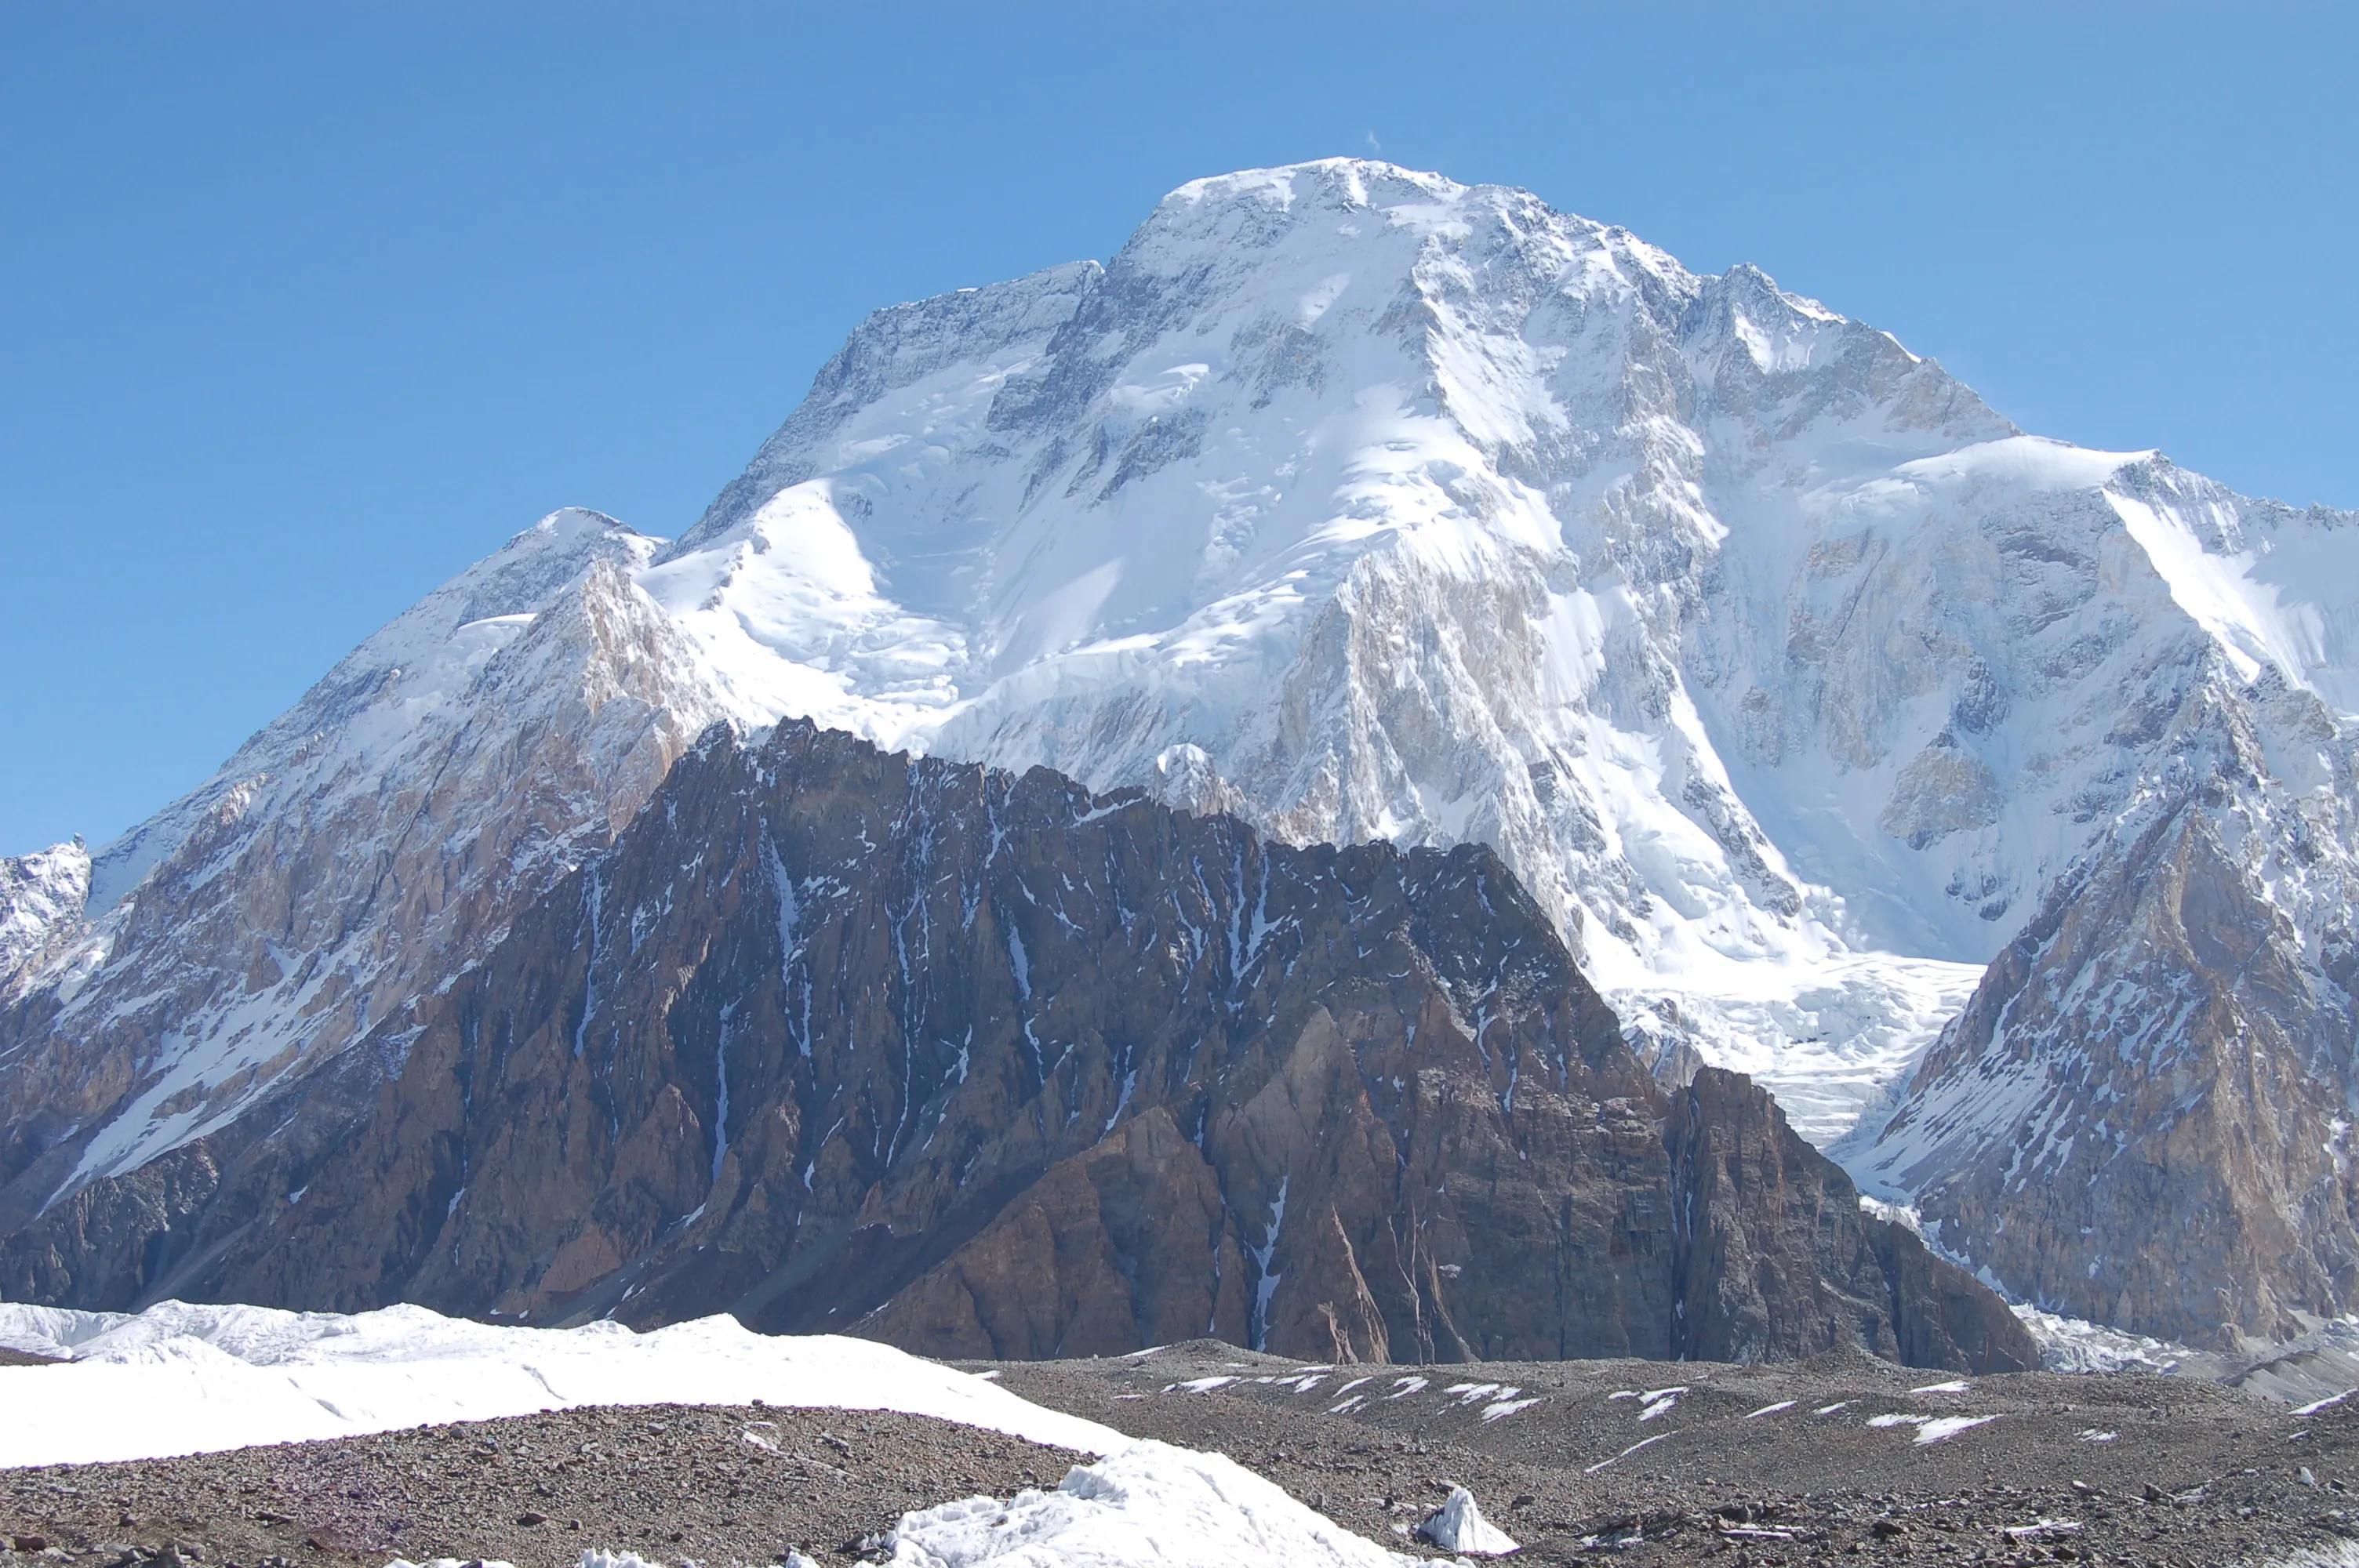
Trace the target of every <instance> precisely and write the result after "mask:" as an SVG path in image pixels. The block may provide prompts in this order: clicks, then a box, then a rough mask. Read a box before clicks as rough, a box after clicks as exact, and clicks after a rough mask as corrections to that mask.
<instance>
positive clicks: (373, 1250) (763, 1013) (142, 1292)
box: [0, 720, 2037, 1369]
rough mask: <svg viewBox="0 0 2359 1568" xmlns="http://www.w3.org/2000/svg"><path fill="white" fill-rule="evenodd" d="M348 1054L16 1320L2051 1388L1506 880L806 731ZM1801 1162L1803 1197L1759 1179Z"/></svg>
mask: <svg viewBox="0 0 2359 1568" xmlns="http://www.w3.org/2000/svg"><path fill="white" fill-rule="evenodd" d="M357 1055H358V1056H359V1057H360V1058H361V1059H364V1060H372V1061H380V1062H383V1061H397V1063H398V1065H397V1066H395V1067H393V1068H391V1069H390V1070H388V1071H386V1072H385V1073H383V1074H381V1075H380V1076H378V1077H377V1078H376V1080H375V1091H374V1094H373V1096H371V1097H369V1098H366V1099H365V1100H363V1099H362V1098H361V1097H357V1096H354V1097H348V1098H345V1099H343V1100H342V1101H339V1100H338V1099H336V1098H332V1097H327V1096H322V1095H320V1094H317V1093H310V1094H302V1095H298V1094H295V1093H293V1092H291V1091H290V1092H289V1093H288V1094H287V1095H286V1096H284V1097H282V1098H280V1099H278V1100H276V1101H273V1102H269V1103H268V1104H267V1105H266V1108H265V1114H264V1115H263V1116H262V1117H259V1118H257V1119H255V1121H256V1122H257V1124H259V1125H264V1126H268V1125H273V1124H275V1123H277V1122H278V1121H279V1120H281V1119H294V1120H297V1121H300V1122H302V1123H303V1124H304V1125H303V1127H302V1128H301V1129H300V1130H298V1131H297V1132H294V1133H291V1134H285V1135H282V1134H278V1133H275V1132H274V1133H271V1134H268V1135H265V1136H260V1137H256V1136H255V1135H254V1134H252V1133H251V1132H250V1131H242V1130H240V1129H237V1128H233V1129H229V1130H225V1131H224V1132H223V1133H221V1134H217V1135H212V1136H209V1137H206V1138H201V1139H198V1140H196V1141H193V1142H192V1143H190V1145H189V1146H188V1147H187V1149H186V1150H184V1151H183V1152H182V1154H183V1156H184V1157H186V1158H188V1159H191V1160H202V1161H205V1162H209V1164H210V1166H211V1168H212V1170H213V1171H214V1172H215V1173H216V1175H215V1176H214V1178H213V1179H212V1183H211V1184H210V1187H209V1188H208V1189H207V1190H205V1191H204V1192H202V1193H201V1195H198V1194H197V1193H196V1192H195V1189H193V1188H191V1189H190V1200H184V1201H181V1202H180V1203H179V1205H178V1206H177V1208H176V1209H175V1211H174V1212H173V1213H171V1214H170V1216H169V1217H168V1221H167V1222H165V1223H162V1224H159V1225H157V1226H155V1227H153V1228H152V1229H151V1230H150V1232H149V1233H148V1234H147V1236H146V1237H145V1238H140V1239H141V1240H142V1241H143V1244H142V1245H136V1246H125V1244H124V1243H125V1238H124V1237H122V1236H120V1235H114V1234H110V1235H106V1236H103V1237H100V1238H92V1237H91V1235H90V1232H89V1231H88V1230H87V1228H86V1227H85V1224H84V1219H83V1217H84V1216H86V1215H88V1214H91V1213H94V1212H101V1209H99V1208H92V1207H86V1206H84V1204H85V1202H87V1203H89V1204H92V1205H99V1206H103V1212H107V1213H120V1212H123V1211H125V1209H129V1208H136V1205H132V1204H125V1203H109V1202H108V1200H109V1198H110V1196H111V1195H114V1194H120V1193H133V1192H147V1191H150V1190H152V1189H150V1188H147V1187H143V1186H141V1185H140V1184H141V1183H142V1182H143V1181H145V1180H148V1179H151V1178H150V1173H151V1172H154V1171H157V1170H158V1169H160V1168H168V1166H169V1165H170V1163H171V1162H168V1161H159V1162H155V1163H154V1164H151V1165H150V1166H149V1167H147V1168H146V1169H143V1170H142V1171H139V1172H135V1173H130V1174H129V1175H126V1176H122V1177H112V1178H106V1179H104V1180H102V1181H100V1182H96V1183H93V1184H91V1185H90V1186H88V1187H86V1188H84V1189H83V1190H82V1193H80V1194H78V1195H76V1200H75V1201H74V1202H71V1203H68V1204H64V1205H60V1206H58V1207H57V1208H55V1209H53V1210H52V1211H51V1212H50V1213H49V1215H47V1216H45V1217H43V1218H42V1219H41V1220H40V1221H39V1222H38V1223H36V1224H35V1225H33V1226H31V1227H27V1229H25V1230H22V1231H20V1232H19V1233H18V1234H17V1235H16V1236H15V1237H13V1238H8V1239H7V1240H5V1241H0V1294H5V1295H7V1296H9V1297H12V1298H14V1297H24V1296H30V1297H34V1298H49V1299H60V1298H65V1297H75V1298H79V1299H83V1300H90V1301H99V1302H110V1303H129V1302H133V1301H136V1300H139V1299H142V1298H144V1297H146V1296H147V1295H152V1294H155V1293H158V1292H171V1293H178V1294H183V1295H185V1294H190V1293H191V1292H195V1293H201V1294H202V1295H205V1296H208V1297H218V1298H223V1299H232V1300H238V1301H249V1302H260V1303H303V1304H306V1305H311V1306H321V1307H330V1308H335V1307H342V1306H351V1305H358V1304H362V1303H375V1302H383V1301H393V1300H405V1301H415V1302H419V1303H426V1304H429V1305H432V1306H435V1307H437V1308H438V1309H440V1310H445V1311H451V1312H463V1313H468V1314H497V1315H498V1316H500V1317H502V1318H506V1319H518V1318H521V1319H524V1320H526V1321H569V1320H577V1319H581V1318H587V1317H596V1316H603V1315H608V1314H612V1315H615V1316H618V1317H620V1318H622V1319H624V1320H625V1321H628V1322H634V1323H642V1324H655V1323H660V1322H665V1321H669V1320H671V1319H676V1318H679V1317H683V1316H690V1315H695V1314H702V1313H706V1312H710V1311H712V1310H714V1309H715V1308H716V1307H725V1308H726V1309H727V1310H730V1311H732V1312H734V1313H735V1314H737V1315H738V1316H739V1317H740V1318H741V1319H742V1320H744V1321H745V1322H746V1323H748V1324H749V1325H754V1326H756V1327H759V1328H765V1329H777V1330H788V1331H812V1330H819V1329H844V1330H848V1331H850V1332H854V1333H859V1334H864V1335H867V1336H874V1337H876V1338H881V1339H885V1340H887V1341H890V1342H892V1343H895V1344H897V1345H900V1346H904V1347H906V1348H909V1349H914V1350H919V1351H922V1352H925V1353H927V1354H929V1355H935V1356H997V1357H1028V1356H1049V1355H1063V1356H1073V1355H1086V1354H1093V1353H1099V1352H1114V1351H1127V1350H1133V1349H1137V1348H1140V1347H1142V1346H1147V1345H1151V1344H1157V1343H1162V1342H1166V1341H1169V1340H1170V1339H1172V1338H1174V1337H1187V1336H1196V1335H1201V1334H1205V1333H1212V1334H1216V1335H1220V1336H1223V1337H1227V1338H1229V1339H1232V1340H1234V1341H1236V1342H1238V1343H1243V1344H1251V1345H1254V1346H1259V1347H1262V1348H1266V1349H1270V1350H1273V1351H1277V1352H1279V1353H1282V1354H1290V1355H1298V1356H1304V1357H1319V1358H1322V1359H1326V1358H1338V1357H1342V1358H1355V1359H1403V1358H1416V1359H1440V1360H1462V1359H1467V1358H1471V1357H1565V1356H1598V1355H1643V1356H1649V1357H1657V1358H1674V1357H1720V1358H1733V1357H1744V1358H1746V1359H1763V1358H1776V1357H1800V1356H1808V1355H1811V1354H1815V1353H1818V1352H1821V1351H1825V1350H1830V1349H1838V1348H1856V1349H1865V1350H1870V1351H1874V1352H1876V1353H1878V1354H1882V1355H1886V1356H1890V1357H1906V1358H1908V1359H1912V1360H1916V1361H1919V1362H1920V1363H1923V1364H1927V1365H1938V1366H1958V1367H1973V1368H1984V1369H1989V1368H2018V1367H2028V1366H2031V1365H2034V1364H2036V1360H2037V1351H2036V1348H2035V1347H2034V1346H2033V1345H2032V1344H2031V1342H2030V1340H2029V1337H2028V1336H2027V1335H2026V1334H2025V1332H2024V1331H2023V1329H2022V1328H2021V1327H2020V1325H2018V1324H2017V1322H2016V1319H2015V1317H2014V1314H2012V1313H2010V1312H2009V1311H2007V1309H2006V1307H2005V1306H2004V1304H2002V1303H2000V1301H1999V1300H1998V1298H1997V1297H1996V1296H1995V1295H1993V1294H1992V1293H1991V1292H1988V1291H1986V1290H1984V1288H1983V1287H1981V1286H1979V1285H1977V1284H1975V1283H1974V1282H1973V1281H1972V1280H1971V1279H1970V1278H1969V1277H1968V1276H1967V1275H1966V1274H1964V1273H1963V1272H1962V1271H1960V1270H1957V1269H1955V1268H1954V1267H1952V1266H1951V1265H1949V1264H1946V1263H1942V1262H1940V1261H1939V1260H1935V1259H1933V1258H1932V1257H1931V1256H1930V1254H1928V1253H1927V1252H1926V1251H1925V1250H1924V1249H1923V1247H1922V1245H1921V1243H1919V1241H1918V1240H1917V1239H1916V1238H1915V1237H1914V1236H1913V1235H1911V1234H1910V1233H1908V1232H1907V1231H1905V1230H1902V1229H1900V1228H1899V1227H1895V1226H1892V1225H1889V1224H1886V1223H1885V1222H1882V1221H1879V1220H1875V1219H1872V1218H1869V1217H1866V1216H1865V1215H1864V1214H1863V1213H1862V1211H1861V1208H1860V1205H1859V1201H1858V1198H1857V1195H1856V1194H1855V1193H1854V1190H1853V1189H1852V1187H1851V1184H1850V1183H1849V1182H1848V1180H1847V1179H1846V1178H1845V1177H1844V1176H1843V1173H1841V1172H1840V1171H1839V1170H1837V1169H1836V1168H1835V1167H1834V1166H1833V1165H1832V1164H1831V1163H1830V1162H1827V1161H1826V1160H1825V1158H1824V1157H1823V1156H1821V1155H1820V1154H1818V1153H1817V1152H1815V1151H1814V1150H1811V1149H1810V1147H1809V1146H1808V1145H1807V1144H1805V1143H1803V1142H1801V1141H1799V1139H1797V1138H1795V1137H1793V1136H1792V1134H1790V1133H1789V1132H1788V1131H1787V1130H1786V1129H1785V1127H1784V1124H1783V1121H1782V1119H1780V1118H1779V1117H1778V1116H1777V1112H1776V1110H1775V1108H1773V1107H1772V1106H1770V1105H1769V1103H1768V1101H1767V1097H1766V1096H1763V1095H1762V1094H1761V1093H1760V1092H1759V1091H1758V1090H1757V1089H1754V1088H1752V1087H1751V1086H1749V1085H1746V1084H1745V1082H1744V1080H1742V1079H1741V1078H1737V1077H1734V1076H1730V1075H1723V1074H1710V1075H1707V1076H1706V1077H1705V1078H1703V1079H1700V1080H1699V1084H1698V1086H1697V1087H1694V1088H1691V1089H1690V1090H1688V1091H1685V1097H1686V1098H1684V1099H1683V1100H1682V1101H1681V1102H1680V1105H1679V1106H1677V1107H1676V1108H1675V1107H1674V1106H1673V1105H1671V1104H1670V1103H1669V1101H1667V1099H1666V1097H1665V1094H1664V1091H1663V1090H1661V1089H1660V1088H1659V1087H1658V1086H1657V1085H1656V1083H1655V1082H1654V1080H1653V1079H1652V1078H1651V1077H1650V1076H1648V1075H1647V1072H1646V1071H1645V1069H1644V1068H1643V1067H1642V1066H1641V1065H1639V1063H1638V1061H1637V1059H1636V1056H1635V1055H1634V1054H1632V1052H1631V1051H1630V1049H1629V1047H1628V1046H1627V1045H1626V1044H1624V1042H1623V1041H1622V1039H1621V1037H1620V1034H1619V1032H1618V1028H1617V1025H1616V1022H1615V1020H1614V1015H1613V1013H1612V1012H1611V1011H1610V1010H1609V1009H1608V1008H1607V1007H1606V1006H1605V1005H1604V1003H1603V1001H1602V1000H1600V999H1599V997H1598V996H1597V994H1596V993H1595V992H1594V991H1593V989H1591V988H1590V987H1589V986H1588V985H1587V984H1586V983H1585V982H1584V981H1583V980H1582V979H1581V976H1580V974H1579V972H1578V971H1577V969H1576V968H1575V967H1574V965H1573V962H1572V960H1571V956H1570V954H1568V953H1567V951H1566V950H1565V948H1564V946H1563V945H1562V944H1561V943H1560V941H1558V939H1557V938H1556V936H1555V934H1554V931H1553V929H1552V927H1551V925H1550V924H1549V921H1548V919H1547V918H1546V916H1545V914H1543V913H1542V912H1541V910H1540V909H1539V908H1538V906H1537V905H1536V904H1535V903H1533V902H1532V901H1531V899H1530V898H1529V897H1528V896H1527V895H1526V894H1525V893H1524V892H1523V891H1522V890H1521V888H1520V887H1519V886H1518V885H1517V882H1516V881H1515V880H1514V878H1513V877H1511V876H1509V875H1508V874H1507V873H1506V871H1505V870H1504V868H1503V867H1502V866H1501V864H1500V862H1499V860H1498V859H1497V857H1496V856H1495V854H1494V853H1493V852H1492V851H1491V850H1489V849H1484V848H1483V847H1481V846H1473V845H1468V846H1461V847H1459V848H1457V849H1451V850H1448V851H1441V850H1431V849H1424V850H1414V851H1402V850H1399V849H1394V848H1393V847H1391V846H1389V845H1373V844H1372V845H1364V846H1360V847H1357V848H1353V849H1336V848H1334V847H1332V846H1321V847H1318V848H1313V849H1293V848H1288V847H1287V846H1285V845H1282V844H1278V843H1275V842H1272V841H1269V840H1266V839H1264V838H1261V837H1260V836H1258V835H1257V834H1256V833H1254V832H1253V831H1252V830H1251V829H1250V828H1249V827H1245V825H1244V824H1243V823H1241V822H1239V821H1237V820H1236V819H1234V818H1232V817H1195V816H1187V815H1183V814H1180V813H1176V812H1174V811H1172V810H1170V809H1169V808H1168V807H1165V806H1160V805H1158V804H1156V803H1154V802H1152V801H1149V800H1147V799H1146V798H1145V797H1143V796H1141V795H1137V794H1136V793H1132V794H1128V795H1117V796H1112V797H1093V796H1092V795H1090V794H1089V793H1088V792H1087V791H1085V790H1083V789H1082V788H1081V787H1080V786H1079V785H1078V784H1074V783H1072V782H1071V780H1068V779H1065V778H1062V777H1060V776H1059V775H1056V774H1054V773H1049V772H1048V771H1047V770H1045V769H1036V770H1033V771H1032V772H1030V773H1027V774H1025V775H1024V776H1022V777H1021V778H1017V777H1015V776H1012V775H1010V774H1007V773H1001V772H997V771H994V770H987V769H985V768H984V767H982V766H979V765H975V764H967V763H952V762H945V761H940V760H935V759H920V760H913V759H911V758H910V757H908V755H906V754H899V753H885V752H878V751H876V750H875V749H874V748H873V747H871V746H870V745H868V744H867V743H866V742H864V741H859V740H857V739H855V738H853V737H851V736H848V735H845V734H843V733H841V732H837V731H823V730H815V729H813V728H812V727H810V726H809V725H808V724H805V723H801V722H799V721H792V720H789V721H787V722H784V723H782V724H780V725H779V726H778V727H777V730H775V731H774V733H773V734H772V735H771V737H770V738H769V739H768V740H767V741H766V742H764V743H763V744H762V745H761V746H760V747H759V748H758V749H749V748H748V747H746V746H743V745H740V744H739V743H737V742H736V741H734V740H732V739H730V738H729V735H728V732H727V731H726V730H722V729H719V728H716V729H715V730H713V731H712V733H711V735H710V736H709V737H708V738H707V740H705V741H703V742H701V743H700V744H699V745H698V746H697V747H696V748H694V749H693V750H691V751H690V752H689V753H688V754H687V755H685V756H684V757H683V758H682V759H681V761H680V762H679V763H678V764H677V765H676V766H675V768H674V769H673V771H672V773H671V775H670V777H669V780H668V781H667V782H666V783H665V784H664V785H663V787H662V788H661V790H660V791H659V792H658V794H657V795H656V796H655V798H654V799H653V801H652V802H651V803H650V804H649V805H648V806H647V807H646V809H645V810H644V811H642V813H641V814H640V815H639V816H638V817H637V818H636V820H635V822H634V823H633V824H632V826H631V827H629V828H628V829H626V830H625V833H624V834H623V836H622V838H620V840H619V841H618V842H617V843H616V845H615V847H614V849H612V850H611V851H609V852H607V853H604V854H602V855H598V856H595V857H592V858H591V859H590V860H586V861H585V862H584V863H583V865H582V867H581V868H580V869H579V870H577V871H574V872H572V873H571V874H570V875H569V876H567V877H566V878H564V879H563V880H561V881H559V882H558V883H557V884H556V885H555V886H554V887H553V888H552V889H551V890H550V891H549V892H548V893H547V894H545V895H544V896H543V897H542V898H540V899H538V901H536V902H535V903H532V904H531V905H530V906H529V907H527V909H526V910H525V911H524V912H522V913H521V914H518V915H517V917H516V920H515V921H514V922H513V924H512V925H511V928H510V930H509V932H508V935H506V937H505V938H504V939H503V940H502V941H500V942H499V943H498V944H497V945H495V946H494V947H493V948H492V949H491V950H490V951H489V952H488V953H487V954H486V955H485V956H484V959H483V961H482V962H481V963H480V964H478V965H476V966H475V967H473V968H470V969H469V970H467V971H466V972H465V973H462V974H461V975H458V976H456V977H455V978H454V979H452V980H451V982H450V983H449V984H448V985H447V986H445V987H442V988H440V989H437V990H436V991H435V992H433V993H432V994H430V995H427V996H422V997H420V998H419V999H418V1000H416V1001H415V1002H413V1003H412V1004H411V1005H410V1006H408V1008H406V1009H404V1010H403V1011H401V1012H400V1013H399V1014H397V1016H394V1017H389V1018H387V1019H386V1020H384V1021H382V1022H380V1023H378V1024H377V1025H376V1026H375V1029H374V1030H373V1031H372V1033H371V1034H370V1035H369V1036H368V1037H367V1039H366V1040H364V1042H363V1049H362V1051H361V1052H359V1053H357ZM1732 1107H1733V1108H1734V1110H1733V1111H1732V1109H1731V1108H1732ZM1763 1147H1767V1148H1768V1149H1770V1150H1771V1151H1772V1152H1774V1154H1775V1156H1776V1157H1777V1159H1779V1160H1781V1161H1782V1162H1783V1169H1784V1175H1783V1177H1782V1178H1781V1179H1780V1180H1777V1181H1776V1182H1754V1181H1750V1180H1745V1181H1740V1182H1735V1183H1733V1184H1732V1183H1731V1182H1729V1181H1728V1180H1727V1179H1726V1174H1727V1173H1728V1172H1729V1171H1730V1170H1732V1169H1734V1165H1735V1163H1736V1162H1745V1161H1752V1160H1756V1159H1758V1158H1759V1157H1760V1154H1759V1150H1760V1149H1761V1148H1763ZM1690 1195H1692V1197H1691V1196H1690ZM1717 1303H1749V1304H1750V1305H1751V1306H1752V1307H1754V1308H1757V1309H1758V1310H1757V1311H1756V1312H1754V1313H1753V1314H1751V1315H1749V1316H1748V1315H1746V1314H1745V1312H1743V1311H1741V1310H1728V1309H1726V1308H1723V1306H1721V1305H1719V1304H1717Z"/></svg>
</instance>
